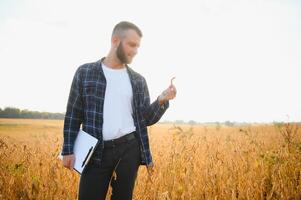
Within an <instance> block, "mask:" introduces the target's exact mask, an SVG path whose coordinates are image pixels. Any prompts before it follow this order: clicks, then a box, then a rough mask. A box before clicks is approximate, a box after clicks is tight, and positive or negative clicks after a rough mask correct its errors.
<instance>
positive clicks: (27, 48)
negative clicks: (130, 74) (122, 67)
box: [0, 0, 301, 122]
mask: <svg viewBox="0 0 301 200" xmlns="http://www.w3.org/2000/svg"><path fill="white" fill-rule="evenodd" d="M300 13H301V3H300V1H297V0H295V1H293V0H291V1H285V0H187V1H175V0H164V1H159V0H153V1H141V0H140V1H139V0H127V1H122V0H120V1H116V0H115V1H113V0H110V1H100V0H97V1H96V0H95V1H88V0H85V1H75V0H0V75H1V78H0V91H1V97H0V107H1V108H2V109H3V108H4V107H7V106H13V107H18V108H21V109H30V110H37V111H49V112H65V109H66V105H67V99H68V95H69V90H70V86H71V81H72V78H73V75H74V72H75V70H76V69H77V67H78V66H80V65H82V64H84V63H87V62H94V61H96V60H99V59H100V58H101V57H103V56H106V55H107V52H108V51H109V48H110V36H111V32H112V29H113V27H114V25H115V24H116V23H118V22H120V21H123V20H127V21H131V22H133V23H135V24H137V25H138V26H139V27H140V28H141V29H142V31H143V34H144V36H143V38H142V41H141V47H140V49H139V53H138V55H137V56H136V57H135V60H134V62H133V63H132V64H131V65H130V66H131V67H132V68H133V69H134V70H136V71H137V72H139V73H141V74H142V75H143V76H144V77H145V78H146V80H147V83H148V87H149V90H150V94H151V99H152V100H154V99H155V98H156V97H157V96H158V95H159V94H160V93H161V92H162V91H163V90H164V89H165V88H167V87H168V85H169V82H170V78H172V77H173V76H176V79H175V81H174V83H175V85H176V87H177V89H178V95H177V98H176V99H175V100H173V101H171V102H170V108H169V109H168V110H167V112H166V114H165V115H164V116H163V118H162V120H161V121H164V120H177V119H181V120H185V121H188V120H195V121H199V122H208V121H226V120H230V121H240V122H243V121H246V122H272V121H283V120H287V119H288V118H287V116H289V119H290V120H291V121H301V120H300V119H301V91H300V86H301V78H300V75H301V14H300Z"/></svg>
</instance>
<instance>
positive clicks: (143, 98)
mask: <svg viewBox="0 0 301 200" xmlns="http://www.w3.org/2000/svg"><path fill="white" fill-rule="evenodd" d="M103 59H104V58H103ZM103 59H102V60H103ZM102 60H99V61H97V62H93V63H87V64H84V65H82V66H80V67H79V68H78V69H77V71H76V73H75V75H74V78H73V81H72V85H71V90H70V94H69V99H68V104H67V111H66V115H65V121H64V143H63V150H62V155H69V154H73V146H74V141H75V139H76V136H77V134H78V131H79V129H80V126H81V125H82V129H83V130H84V131H85V132H87V133H89V134H90V135H92V136H94V137H96V138H97V139H99V143H98V146H97V148H96V149H95V152H94V154H93V156H92V159H93V160H94V161H96V162H99V163H100V162H101V155H102V151H103V147H104V141H103V137H102V124H103V106H104V98H105V90H106V79H105V76H104V73H103V70H102V67H101V62H102ZM126 68H127V72H128V74H129V77H130V81H131V85H132V90H133V101H132V108H133V119H134V125H135V127H136V137H137V138H138V140H139V144H140V151H141V153H140V155H141V164H142V165H152V156H151V152H150V147H149V139H148V133H147V126H150V125H152V124H155V123H156V122H158V121H159V120H160V118H161V117H162V115H163V114H164V112H165V111H166V109H167V108H168V106H169V102H168V101H167V102H166V103H165V104H163V105H161V106H160V105H159V102H158V100H156V101H154V102H153V103H152V104H150V97H149V92H148V87H147V84H146V81H145V79H144V77H143V76H141V75H140V74H138V73H137V72H135V71H134V70H132V69H131V68H130V67H128V66H126Z"/></svg>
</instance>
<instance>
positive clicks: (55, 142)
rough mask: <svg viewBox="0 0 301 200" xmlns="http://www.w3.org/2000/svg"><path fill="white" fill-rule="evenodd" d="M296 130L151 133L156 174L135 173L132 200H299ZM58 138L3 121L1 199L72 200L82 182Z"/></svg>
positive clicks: (49, 125)
mask: <svg viewBox="0 0 301 200" xmlns="http://www.w3.org/2000/svg"><path fill="white" fill-rule="evenodd" d="M292 127H293V128H292ZM284 130H293V131H294V133H293V134H291V135H290V138H289V139H288V138H287V134H286V133H287V132H284ZM300 130H301V126H300V125H295V124H294V125H292V124H287V125H286V126H280V127H279V126H278V125H261V126H246V127H224V126H219V127H218V128H217V127H215V126H206V127H205V126H184V125H181V126H179V125H171V124H170V125H156V126H152V127H150V128H149V132H150V143H151V148H152V152H153V158H154V163H155V172H154V174H153V176H152V177H151V178H149V177H148V173H147V171H146V169H145V167H140V169H139V174H138V177H137V181H136V186H135V191H134V199H143V200H144V199H160V200H161V199H301V132H300ZM61 131H62V121H54V120H10V119H5V120H3V119H2V120H0V199H76V198H77V192H78V181H79V176H78V175H77V174H76V172H72V171H70V170H67V169H64V168H63V166H62V164H61V162H60V160H58V159H57V155H58V153H59V151H60V148H61V144H62V132H61Z"/></svg>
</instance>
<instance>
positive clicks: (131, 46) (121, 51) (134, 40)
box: [116, 29, 141, 64]
mask: <svg viewBox="0 0 301 200" xmlns="http://www.w3.org/2000/svg"><path fill="white" fill-rule="evenodd" d="M140 40H141V38H140V36H139V35H138V34H137V33H136V31H134V30H131V29H130V30H127V31H126V32H125V35H124V37H123V38H122V39H121V40H120V42H119V44H118V46H117V49H116V56H117V58H118V59H119V60H120V62H121V63H123V64H130V63H131V62H132V60H133V58H134V56H135V55H136V54H137V53H138V48H139V46H140Z"/></svg>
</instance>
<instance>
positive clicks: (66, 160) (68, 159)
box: [63, 154, 75, 170]
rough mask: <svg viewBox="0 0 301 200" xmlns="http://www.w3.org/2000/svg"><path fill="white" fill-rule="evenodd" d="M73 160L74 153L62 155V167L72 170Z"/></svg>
mask: <svg viewBox="0 0 301 200" xmlns="http://www.w3.org/2000/svg"><path fill="white" fill-rule="evenodd" d="M74 162H75V156H74V154H70V155H65V156H63V164H64V167H66V168H68V169H70V170H72V169H73V167H74Z"/></svg>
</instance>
